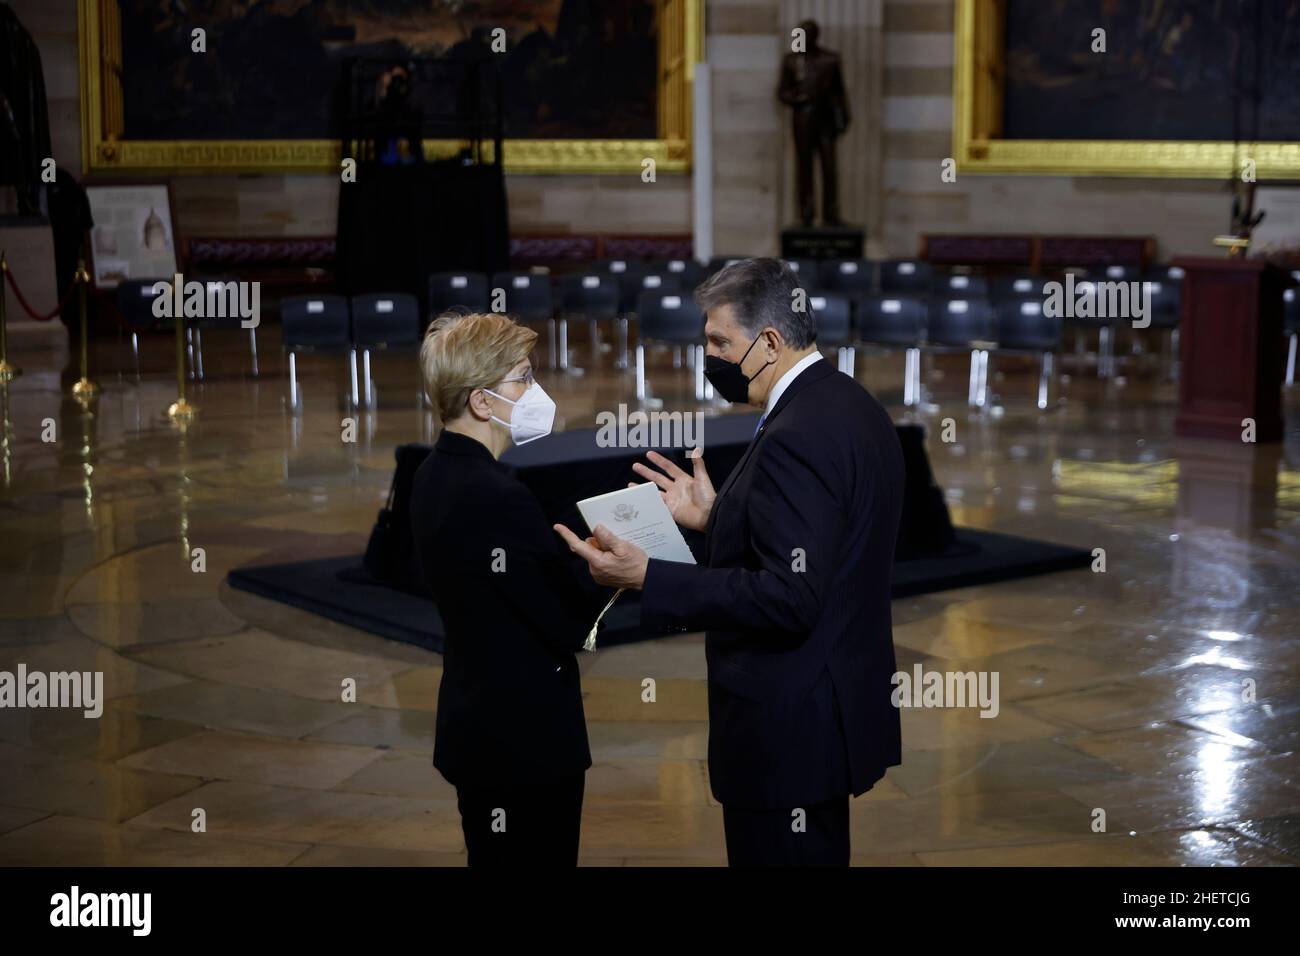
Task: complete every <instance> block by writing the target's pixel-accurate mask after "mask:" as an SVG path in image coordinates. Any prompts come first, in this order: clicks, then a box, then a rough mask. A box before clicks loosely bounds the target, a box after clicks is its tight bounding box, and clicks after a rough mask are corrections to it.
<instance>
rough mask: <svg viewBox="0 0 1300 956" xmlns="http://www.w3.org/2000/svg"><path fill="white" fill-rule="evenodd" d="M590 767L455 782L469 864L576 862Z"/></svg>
mask: <svg viewBox="0 0 1300 956" xmlns="http://www.w3.org/2000/svg"><path fill="white" fill-rule="evenodd" d="M586 781H587V776H586V773H579V774H576V775H573V776H567V777H563V778H560V779H558V780H544V781H538V782H535V783H529V784H526V785H521V786H513V787H457V788H456V797H457V801H456V802H457V806H458V807H459V808H460V825H461V829H462V830H463V831H464V834H465V849H466V850H467V851H469V865H470V866H481V867H518V866H544V867H567V866H577V864H578V836H579V833H580V831H581V826H582V794H583V788H584V786H585V784H586Z"/></svg>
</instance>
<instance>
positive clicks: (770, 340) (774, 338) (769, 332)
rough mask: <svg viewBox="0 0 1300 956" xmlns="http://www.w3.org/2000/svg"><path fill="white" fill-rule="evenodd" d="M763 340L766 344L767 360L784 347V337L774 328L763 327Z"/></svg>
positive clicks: (772, 358)
mask: <svg viewBox="0 0 1300 956" xmlns="http://www.w3.org/2000/svg"><path fill="white" fill-rule="evenodd" d="M763 340H764V344H765V345H766V346H767V353H768V354H767V357H768V359H769V360H774V359H775V358H776V356H777V353H779V352H780V351H781V349H782V348H784V347H785V339H783V338H782V337H781V333H780V332H778V331H777V330H776V329H764V330H763Z"/></svg>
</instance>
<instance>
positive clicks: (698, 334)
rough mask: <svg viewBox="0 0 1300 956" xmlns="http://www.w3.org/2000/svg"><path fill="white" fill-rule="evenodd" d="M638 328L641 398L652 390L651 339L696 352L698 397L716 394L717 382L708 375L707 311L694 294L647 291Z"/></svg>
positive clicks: (641, 302) (641, 301)
mask: <svg viewBox="0 0 1300 956" xmlns="http://www.w3.org/2000/svg"><path fill="white" fill-rule="evenodd" d="M637 330H638V331H637V342H636V397H637V400H638V401H645V399H646V396H647V394H648V390H647V386H646V376H645V347H646V344H647V343H650V342H664V343H667V344H669V345H672V346H673V348H674V350H679V349H687V350H689V351H690V352H691V354H692V356H693V358H692V362H691V364H692V365H693V367H694V371H695V398H696V401H704V400H706V399H709V398H712V397H713V386H712V385H710V384H709V383H708V381H707V380H706V379H705V378H704V344H703V339H704V313H703V312H701V311H700V307H699V306H697V305H696V304H695V302H694V301H693V300H692V299H691V297H690V296H688V295H685V294H683V293H681V292H669V293H664V292H643V293H642V294H641V298H640V299H639V300H638V302H637ZM676 364H677V363H676V362H674V365H676Z"/></svg>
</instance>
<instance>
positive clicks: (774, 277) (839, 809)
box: [556, 259, 903, 865]
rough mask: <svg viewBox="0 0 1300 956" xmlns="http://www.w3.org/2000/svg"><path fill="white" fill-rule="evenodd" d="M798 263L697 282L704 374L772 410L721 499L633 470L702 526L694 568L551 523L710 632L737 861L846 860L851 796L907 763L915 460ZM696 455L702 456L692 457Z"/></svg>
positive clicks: (716, 753)
mask: <svg viewBox="0 0 1300 956" xmlns="http://www.w3.org/2000/svg"><path fill="white" fill-rule="evenodd" d="M802 293H803V290H802V289H800V288H799V285H798V279H797V278H796V277H795V275H794V273H793V272H791V270H790V269H789V268H788V267H787V266H786V265H785V264H784V263H782V262H780V261H779V260H777V259H746V260H742V261H740V262H737V263H734V264H732V265H731V266H728V267H727V268H726V269H723V270H722V271H721V272H719V273H718V274H717V275H715V276H714V277H713V278H712V279H710V280H709V281H707V282H706V283H705V284H704V285H702V286H701V287H700V289H699V291H698V292H697V293H696V299H697V300H698V301H699V303H700V306H701V308H703V309H704V311H705V314H706V318H707V323H706V325H705V334H706V336H707V338H708V343H709V344H708V354H707V358H706V374H707V375H708V376H709V379H710V381H711V382H712V383H713V384H714V387H715V388H716V389H717V390H718V392H719V394H721V395H722V397H723V398H726V399H728V400H729V401H736V402H742V401H745V402H748V403H749V404H751V405H757V406H760V407H763V408H765V409H766V411H765V413H764V415H763V417H762V419H760V422H759V425H758V428H757V430H756V432H755V436H754V440H753V441H752V442H751V444H750V446H749V449H748V450H747V452H746V453H745V456H744V457H743V458H742V459H741V460H740V462H739V463H738V464H737V465H736V467H735V468H734V469H733V470H732V472H731V474H730V475H729V476H728V477H727V480H726V482H725V483H724V484H723V486H722V488H721V489H719V490H718V492H717V494H716V495H715V494H714V492H713V486H712V484H711V482H710V481H709V477H708V473H707V471H706V470H705V469H704V465H703V461H702V459H701V458H700V457H699V454H698V453H697V454H696V455H695V459H694V465H693V474H687V473H686V472H685V471H683V470H682V469H680V468H677V467H676V466H674V465H672V464H671V463H670V462H668V460H667V459H666V458H663V457H662V456H658V455H655V454H654V453H651V460H652V461H653V462H654V463H655V464H657V465H659V466H660V467H661V468H663V469H665V470H664V472H656V471H653V470H652V469H650V468H647V467H646V466H644V465H638V466H637V471H638V473H640V474H641V475H642V476H644V477H646V478H649V479H651V480H653V481H655V483H656V484H657V485H658V486H659V487H660V489H661V490H662V493H663V496H664V500H665V502H666V503H667V504H668V506H669V509H670V510H671V511H672V513H673V517H674V519H675V520H676V521H677V522H678V523H679V524H681V525H684V526H686V527H692V528H697V529H700V530H704V531H705V532H706V542H707V544H706V553H705V555H704V560H703V562H702V563H701V564H699V565H689V564H680V563H673V562H668V561H662V560H657V559H649V558H647V556H646V554H645V552H643V551H641V549H639V548H637V547H636V546H635V545H632V544H630V543H629V542H626V541H624V540H622V539H620V538H618V537H616V536H615V535H613V533H612V532H610V531H609V530H608V529H606V528H604V527H603V526H601V527H597V528H596V529H594V536H593V538H590V539H588V540H587V541H585V542H584V541H580V540H579V539H578V538H577V537H576V536H575V535H573V533H572V532H570V531H569V530H568V529H567V528H564V527H563V526H562V525H557V526H556V530H557V531H559V532H560V533H561V535H562V536H564V538H565V540H566V541H567V542H568V544H569V547H570V548H571V549H573V550H574V551H575V552H576V553H578V554H579V555H581V556H582V557H583V558H585V559H586V560H587V562H588V565H589V566H590V568H591V573H592V577H593V578H594V579H595V580H596V581H597V582H598V583H601V584H606V585H612V586H617V587H636V588H641V589H642V591H643V594H642V600H641V606H642V615H643V619H644V620H645V621H646V622H647V623H651V624H659V625H666V626H669V627H673V626H676V627H679V628H687V627H689V628H704V629H707V631H708V635H707V642H706V644H705V653H706V657H707V660H708V670H709V773H710V778H711V782H712V788H713V794H714V796H715V797H717V799H718V800H719V801H720V802H721V803H722V805H723V818H724V823H725V827H726V835H727V855H728V858H729V860H730V862H731V863H732V864H733V865H755V864H791V863H799V864H835V865H847V864H848V862H849V804H848V796H849V794H853V795H854V796H858V795H860V794H862V793H864V792H866V791H867V790H869V789H870V788H871V786H872V784H874V783H875V782H876V781H877V780H879V779H880V778H881V777H882V776H883V775H884V773H885V769H886V768H887V767H890V766H894V765H897V764H899V763H900V762H901V748H900V730H899V715H898V711H897V709H896V708H895V707H894V706H893V705H892V703H891V700H890V698H891V693H892V691H893V683H892V677H893V674H894V672H895V670H896V664H895V659H894V645H893V635H892V631H891V622H890V576H891V571H892V568H893V557H894V544H895V539H896V537H897V533H898V523H899V518H900V515H901V512H902V500H903V459H902V449H901V448H900V446H899V442H898V436H897V434H896V432H895V430H894V426H893V423H892V422H891V421H890V419H889V416H888V414H887V413H886V412H885V410H884V409H883V408H882V407H881V406H880V404H879V403H878V402H877V401H876V400H875V398H873V397H872V396H871V395H870V394H869V393H868V392H867V391H866V390H865V389H863V388H862V387H861V386H860V385H858V384H857V383H856V382H855V381H853V379H851V378H849V377H848V376H846V375H843V374H841V373H840V372H838V371H836V370H835V368H834V367H833V366H832V365H831V364H830V363H829V362H827V361H826V360H825V359H823V358H822V357H821V355H820V354H819V353H818V351H817V347H816V321H815V318H814V316H813V315H812V313H811V311H810V310H808V309H806V308H804V309H801V308H800V305H801V303H802V302H803V301H805V300H806V296H804V295H802ZM697 451H698V450H697Z"/></svg>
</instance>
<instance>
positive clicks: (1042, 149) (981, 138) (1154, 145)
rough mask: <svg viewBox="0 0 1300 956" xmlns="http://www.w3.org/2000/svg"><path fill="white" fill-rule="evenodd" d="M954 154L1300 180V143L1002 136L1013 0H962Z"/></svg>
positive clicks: (969, 158) (975, 160) (997, 167)
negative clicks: (1250, 164) (1250, 171)
mask: <svg viewBox="0 0 1300 956" xmlns="http://www.w3.org/2000/svg"><path fill="white" fill-rule="evenodd" d="M955 17H956V22H955V29H954V31H953V32H954V35H955V36H954V42H955V50H954V54H955V64H954V69H953V127H952V138H953V156H954V158H955V159H956V162H957V169H958V170H960V171H962V172H968V173H996V174H1008V173H1010V174H1022V175H1057V176H1140V177H1162V178H1175V179H1226V178H1228V177H1229V176H1235V175H1239V174H1240V172H1241V171H1242V170H1243V168H1244V165H1245V163H1246V162H1247V160H1252V159H1253V160H1254V161H1255V170H1254V172H1255V178H1256V179H1257V180H1260V181H1263V180H1275V179H1300V143H1277V142H1272V143H1235V144H1234V143H1231V142H1183V141H1166V140H1150V141H1144V140H1028V139H1002V138H1000V136H999V134H1000V133H1001V129H1002V92H1003V87H1002V84H1003V80H1004V77H1005V75H1006V47H1005V43H1004V30H1003V24H1004V23H1005V22H1006V3H1005V0H956V5H955Z"/></svg>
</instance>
